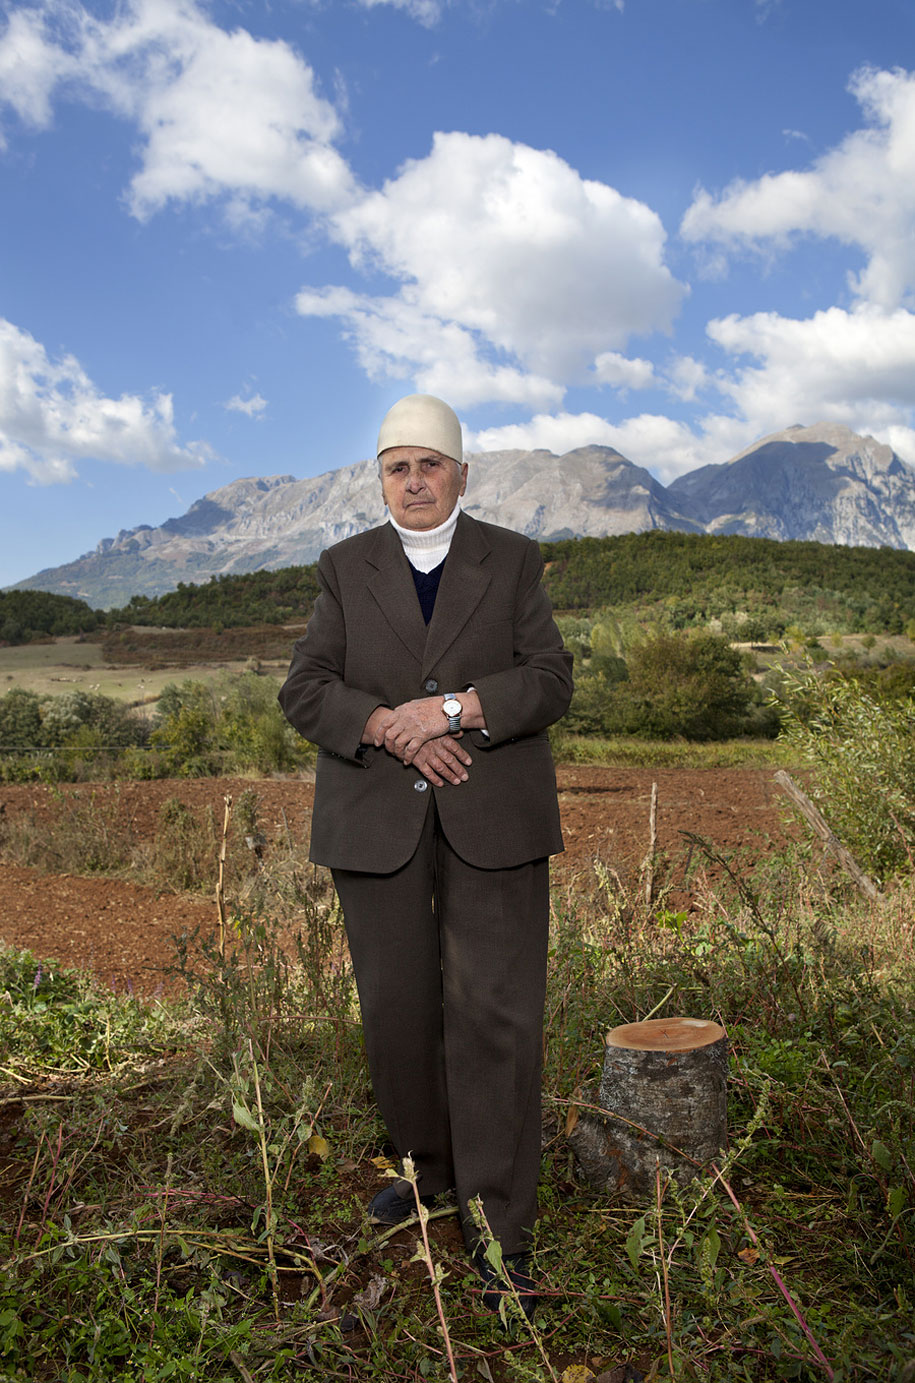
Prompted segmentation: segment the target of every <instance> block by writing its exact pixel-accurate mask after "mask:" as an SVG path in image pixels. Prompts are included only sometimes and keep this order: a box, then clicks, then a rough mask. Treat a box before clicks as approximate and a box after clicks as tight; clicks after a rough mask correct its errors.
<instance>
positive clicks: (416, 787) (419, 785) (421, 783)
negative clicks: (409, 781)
mask: <svg viewBox="0 0 915 1383" xmlns="http://www.w3.org/2000/svg"><path fill="white" fill-rule="evenodd" d="M428 786H429V784H428V783H427V782H426V780H425V778H417V780H416V782H415V783H414V784H413V791H414V792H425V791H426V788H427V787H428Z"/></svg>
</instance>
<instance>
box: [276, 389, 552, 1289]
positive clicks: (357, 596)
mask: <svg viewBox="0 0 915 1383" xmlns="http://www.w3.org/2000/svg"><path fill="white" fill-rule="evenodd" d="M378 465H379V474H380V478H381V487H382V493H383V495H384V499H385V503H386V505H387V509H388V516H389V518H388V522H387V523H385V524H383V525H382V526H381V527H380V528H374V529H371V530H369V531H368V532H365V533H360V534H358V535H356V536H355V537H352V538H347V539H345V540H344V541H343V542H341V543H337V544H336V545H335V546H334V547H331V548H328V549H327V550H326V551H325V552H323V553H322V555H321V558H320V561H319V562H318V580H319V583H320V586H321V592H320V594H319V596H318V599H317V600H316V602H315V608H314V614H313V616H312V618H311V621H310V623H309V625H308V629H307V632H306V634H305V636H304V638H302V639H300V640H299V641H298V642H297V643H296V645H295V651H294V655H293V659H292V665H291V668H290V671H289V676H288V678H287V680H286V683H285V685H284V686H283V688H282V690H281V692H280V702H281V704H282V707H283V710H284V712H285V714H286V716H287V717H288V719H289V721H290V722H291V724H292V725H294V726H295V728H296V729H297V730H298V731H299V732H300V733H301V734H302V735H304V736H306V737H307V738H308V739H309V740H312V741H313V742H314V743H316V744H317V745H318V746H319V753H318V761H317V780H316V785H315V804H314V814H313V822H312V836H311V853H310V858H311V860H313V861H314V862H315V863H317V864H323V865H328V866H329V867H330V869H331V871H332V874H333V879H334V884H335V886H336V889H337V893H338V896H339V898H340V902H341V905H342V908H343V915H344V920H345V925H346V932H347V937H348V940H349V946H350V951H351V954H352V958H353V966H354V970H355V975H356V983H357V987H358V991H359V1000H360V1005H361V1009H362V1019H363V1025H364V1032H365V1044H366V1051H367V1055H368V1062H369V1069H370V1072H371V1077H372V1084H373V1088H374V1091H375V1097H376V1099H377V1101H378V1106H379V1108H380V1110H381V1114H382V1116H383V1118H384V1121H385V1124H386V1126H387V1129H388V1132H389V1134H390V1137H391V1141H392V1142H393V1144H394V1146H395V1148H396V1149H397V1152H398V1155H399V1156H400V1157H401V1158H402V1157H404V1156H406V1155H407V1154H410V1155H411V1156H412V1158H413V1161H414V1164H415V1167H416V1170H417V1173H418V1180H419V1190H420V1193H421V1196H422V1199H423V1201H424V1203H426V1204H430V1203H431V1202H432V1201H433V1200H434V1199H435V1197H436V1196H438V1195H440V1194H441V1193H443V1192H447V1191H450V1190H452V1189H453V1188H456V1193H457V1201H458V1208H459V1212H460V1215H461V1220H462V1225H463V1229H464V1236H465V1240H466V1242H467V1245H468V1249H469V1250H470V1251H471V1253H473V1252H474V1250H476V1249H478V1240H479V1232H478V1230H477V1229H476V1228H475V1226H474V1224H473V1220H472V1218H471V1215H470V1212H469V1210H468V1202H469V1201H470V1200H472V1199H473V1198H475V1197H477V1196H479V1197H480V1198H481V1200H482V1205H483V1210H484V1213H485V1216H486V1219H487V1221H488V1223H489V1225H490V1227H491V1229H492V1232H493V1234H494V1235H495V1237H496V1238H497V1239H498V1240H499V1242H500V1243H501V1246H502V1251H503V1255H504V1256H505V1258H506V1260H507V1263H508V1266H509V1269H510V1272H511V1276H512V1278H513V1281H514V1282H515V1285H516V1287H517V1288H518V1289H519V1290H520V1291H521V1293H522V1294H523V1295H522V1302H523V1304H524V1306H525V1309H526V1310H527V1311H528V1312H530V1311H531V1310H532V1309H533V1304H534V1300H535V1297H534V1294H533V1283H532V1281H531V1279H530V1277H529V1272H528V1262H527V1257H526V1253H527V1249H528V1244H529V1240H530V1235H531V1231H532V1229H533V1226H534V1222H535V1220H536V1216H537V1199H536V1191H537V1179H538V1173H539V1166H540V1129H541V1119H540V1074H541V1071H540V1067H541V1046H542V1030H543V1006H544V996H545V984H546V957H547V931H548V917H549V860H548V857H549V856H550V855H551V854H554V853H556V852H558V851H560V850H561V849H562V838H561V835H560V829H559V812H558V806H557V801H556V780H555V774H554V771H553V763H552V758H551V755H550V746H549V739H548V736H547V729H548V727H549V726H550V725H551V724H552V723H553V722H554V721H555V720H558V719H559V717H560V716H561V715H563V713H564V712H565V710H566V708H567V706H568V704H569V699H570V697H571V693H572V678H571V663H572V659H571V656H570V654H569V653H567V652H566V650H565V649H564V648H563V645H562V639H561V637H560V634H559V631H558V629H557V628H556V625H555V624H554V622H553V619H552V615H551V611H550V605H549V601H548V600H547V597H546V595H545V593H544V591H543V588H542V586H541V576H542V571H543V564H542V561H541V558H540V553H539V550H538V547H537V544H536V543H535V542H533V541H532V540H531V539H529V538H525V537H522V536H521V535H520V534H518V533H513V532H511V531H510V530H508V529H504V528H497V527H495V526H493V525H492V524H488V523H481V522H479V521H477V520H476V519H472V518H470V517H469V515H467V514H466V513H464V512H463V511H462V510H461V507H460V503H459V501H460V497H461V495H463V493H464V490H465V488H466V485H467V465H466V463H465V462H464V460H463V451H462V439H461V426H460V423H459V421H458V419H457V417H456V416H455V414H454V413H453V411H452V410H451V409H450V408H449V407H448V405H447V404H445V403H443V402H442V401H441V400H440V399H436V398H432V397H431V396H429V395H425V394H414V395H410V396H409V397H407V398H404V399H401V400H400V401H399V402H398V403H396V404H395V405H394V407H393V408H391V410H390V411H389V412H388V414H387V415H386V417H385V419H384V421H383V423H382V425H381V431H380V434H379V437H378ZM413 1209H414V1205H413V1198H412V1188H411V1187H410V1186H409V1185H408V1184H407V1183H405V1182H403V1181H402V1180H401V1181H394V1182H393V1183H392V1184H391V1185H390V1186H388V1187H386V1188H385V1189H384V1190H383V1191H381V1192H380V1193H379V1194H378V1195H376V1196H375V1198H374V1200H373V1201H372V1202H371V1204H370V1206H369V1211H370V1213H371V1215H372V1217H373V1219H374V1220H375V1221H376V1222H380V1223H382V1224H397V1223H400V1221H402V1220H405V1219H407V1218H409V1216H410V1215H411V1213H412V1212H413ZM475 1261H476V1264H477V1267H478V1269H479V1271H480V1272H481V1274H482V1276H483V1278H484V1285H485V1286H486V1287H487V1288H488V1289H489V1290H487V1291H485V1292H484V1301H485V1302H486V1304H487V1305H488V1306H489V1307H490V1308H491V1309H497V1307H498V1301H499V1297H498V1293H497V1291H496V1290H494V1288H495V1286H496V1284H495V1283H494V1282H493V1275H492V1270H491V1269H490V1268H489V1266H488V1264H487V1263H486V1261H485V1259H483V1257H482V1254H481V1253H479V1251H478V1252H477V1254H476V1259H475Z"/></svg>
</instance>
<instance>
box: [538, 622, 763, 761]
mask: <svg viewBox="0 0 915 1383" xmlns="http://www.w3.org/2000/svg"><path fill="white" fill-rule="evenodd" d="M585 623H586V621H582V620H578V621H575V624H576V625H577V626H579V627H578V628H577V629H576V630H575V631H574V636H573V637H574V642H573V648H574V649H575V651H576V652H577V654H578V664H577V667H576V672H575V693H574V696H573V698H572V705H571V707H570V709H569V712H568V713H567V715H566V716H565V718H564V720H563V721H562V727H561V728H562V730H563V731H564V732H566V733H573V734H575V733H577V734H583V735H640V736H644V737H646V738H653V739H656V740H667V739H671V738H674V737H677V736H682V737H683V738H685V739H690V740H711V739H728V738H731V737H733V736H735V735H740V734H755V735H766V734H770V735H771V734H774V733H775V730H776V729H777V717H776V716H775V715H774V714H772V713H770V714H769V715H768V717H767V716H765V715H763V714H761V713H760V712H756V713H755V714H754V705H755V703H756V701H757V699H758V698H757V694H756V690H755V688H754V685H753V682H752V681H751V680H750V678H749V676H748V674H747V672H746V670H745V669H744V666H743V664H742V662H741V658H740V655H739V653H737V652H736V651H735V650H734V649H732V648H731V647H730V645H729V643H728V641H727V639H726V638H724V637H723V636H722V635H719V634H709V633H697V634H693V635H692V636H690V637H687V636H685V635H683V634H677V633H670V632H663V631H662V632H659V633H654V634H652V635H649V636H648V637H643V638H642V639H641V640H640V641H637V642H634V643H633V644H632V645H631V646H630V647H628V649H627V651H626V657H625V661H624V660H623V658H622V657H620V656H619V654H618V653H616V652H611V651H609V650H610V648H613V647H615V648H621V647H624V646H625V645H624V644H623V642H622V638H621V632H620V630H619V628H618V627H617V628H616V629H615V630H611V628H610V622H609V620H608V619H607V618H606V616H605V617H604V619H603V620H602V621H601V622H597V623H595V624H594V625H593V626H592V629H591V630H590V638H588V635H587V632H586V631H585V629H584V628H582V627H581V626H583V625H584V624H585Z"/></svg>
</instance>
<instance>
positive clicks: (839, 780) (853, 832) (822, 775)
mask: <svg viewBox="0 0 915 1383" xmlns="http://www.w3.org/2000/svg"><path fill="white" fill-rule="evenodd" d="M782 694H783V696H784V697H785V699H786V700H785V707H784V712H783V729H782V737H783V739H784V740H785V742H786V743H787V744H789V745H790V746H791V748H792V749H793V750H794V751H795V752H796V753H797V754H798V756H799V757H800V758H801V759H802V760H803V761H804V762H805V763H807V764H808V765H809V766H810V768H811V769H812V770H813V773H814V778H813V784H812V795H813V796H814V798H815V799H816V800H818V801H819V803H820V805H821V808H822V811H823V815H824V816H825V817H826V819H827V821H828V822H829V824H830V826H831V827H832V828H833V830H834V831H835V832H836V834H837V835H838V836H839V838H840V839H841V840H842V841H843V843H844V844H845V845H846V846H847V847H848V848H849V850H850V851H851V853H852V854H853V855H854V856H855V858H856V859H857V860H858V862H859V864H861V865H862V866H863V868H864V869H865V870H866V871H867V872H869V873H871V874H873V875H874V876H875V877H876V878H877V879H881V880H882V879H887V878H889V877H890V876H891V875H892V874H894V873H896V872H897V871H899V870H908V871H910V870H911V869H912V865H913V863H915V754H913V752H912V746H913V743H915V698H913V697H911V696H909V697H903V698H901V699H888V698H886V697H878V696H874V695H872V694H871V692H870V691H869V690H868V689H867V688H866V686H865V685H864V684H863V683H862V682H861V681H860V680H858V679H857V678H850V677H837V676H832V677H819V676H817V675H816V674H815V673H814V672H812V671H807V672H800V673H797V674H793V675H788V676H786V678H785V682H784V686H783V692H782Z"/></svg>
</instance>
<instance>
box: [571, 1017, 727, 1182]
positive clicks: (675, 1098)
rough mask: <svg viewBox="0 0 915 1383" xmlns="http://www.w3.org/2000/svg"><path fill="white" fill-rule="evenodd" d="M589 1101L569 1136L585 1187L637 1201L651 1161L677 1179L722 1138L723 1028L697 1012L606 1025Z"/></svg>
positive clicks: (649, 1177) (651, 1175)
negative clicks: (593, 1097)
mask: <svg viewBox="0 0 915 1383" xmlns="http://www.w3.org/2000/svg"><path fill="white" fill-rule="evenodd" d="M595 1103H598V1104H599V1105H600V1106H601V1111H600V1112H597V1111H595V1110H587V1111H584V1112H583V1113H582V1115H581V1117H580V1118H579V1120H578V1122H577V1124H576V1125H575V1127H574V1129H572V1131H571V1132H570V1135H569V1141H570V1143H571V1144H572V1148H573V1150H574V1152H575V1155H576V1158H577V1159H578V1163H579V1165H580V1167H581V1170H582V1172H583V1174H584V1177H585V1179H586V1180H587V1181H588V1182H589V1184H590V1185H592V1186H594V1187H595V1188H596V1189H597V1190H601V1191H605V1192H607V1193H609V1194H612V1195H617V1196H622V1197H624V1198H628V1199H635V1200H642V1199H644V1197H645V1196H646V1194H648V1193H649V1192H651V1191H652V1190H653V1188H654V1185H655V1169H656V1167H657V1165H658V1163H660V1166H661V1171H662V1174H663V1173H670V1174H672V1175H673V1176H675V1177H676V1178H677V1181H678V1182H679V1183H680V1184H681V1185H685V1184H686V1183H687V1182H688V1181H690V1180H691V1179H692V1178H693V1177H694V1176H696V1175H697V1174H698V1173H699V1172H700V1170H701V1169H702V1168H703V1167H704V1166H705V1165H706V1163H708V1162H709V1161H710V1160H711V1159H712V1158H714V1157H717V1156H718V1155H719V1154H720V1152H721V1151H722V1149H723V1148H724V1146H725V1143H726V1141H727V1034H726V1032H725V1030H724V1028H722V1027H719V1025H718V1024H717V1023H711V1022H707V1021H705V1020H703V1019H699V1018H652V1019H649V1020H648V1021H646V1022H644V1023H626V1024H624V1025H623V1026H622V1027H619V1028H613V1029H612V1031H611V1032H609V1033H608V1034H607V1046H606V1050H605V1055H604V1070H603V1076H602V1078H601V1083H600V1092H599V1095H598V1098H597V1101H596V1102H595ZM604 1111H606V1113H605V1112H604Z"/></svg>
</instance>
